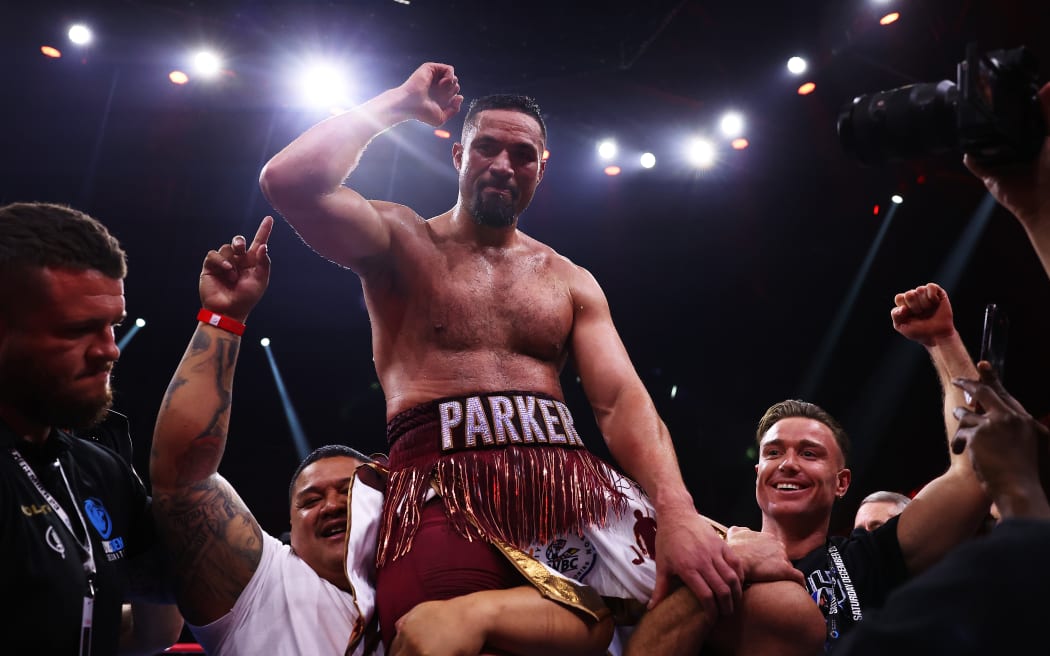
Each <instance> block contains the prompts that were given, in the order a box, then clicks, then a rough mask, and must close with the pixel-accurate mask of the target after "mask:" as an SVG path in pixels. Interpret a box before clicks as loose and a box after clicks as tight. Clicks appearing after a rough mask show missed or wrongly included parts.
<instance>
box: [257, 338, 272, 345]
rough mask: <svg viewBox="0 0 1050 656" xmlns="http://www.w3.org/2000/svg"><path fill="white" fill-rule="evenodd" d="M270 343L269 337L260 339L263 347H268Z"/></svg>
mask: <svg viewBox="0 0 1050 656" xmlns="http://www.w3.org/2000/svg"><path fill="white" fill-rule="evenodd" d="M269 345H270V338H269V337H263V338H262V339H260V340H259V346H262V347H263V348H266V347H268V346H269Z"/></svg>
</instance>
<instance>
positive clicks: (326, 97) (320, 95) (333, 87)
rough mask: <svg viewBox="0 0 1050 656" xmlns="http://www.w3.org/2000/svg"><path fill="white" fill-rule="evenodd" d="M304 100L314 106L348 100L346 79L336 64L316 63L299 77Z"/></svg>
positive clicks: (336, 104)
mask: <svg viewBox="0 0 1050 656" xmlns="http://www.w3.org/2000/svg"><path fill="white" fill-rule="evenodd" d="M299 90H300V92H301V94H302V98H303V100H304V101H305V102H306V103H307V104H309V105H310V106H312V107H326V108H327V107H333V106H338V105H343V104H345V103H346V102H347V97H346V79H345V76H344V75H343V73H342V72H341V71H340V70H339V69H337V68H336V67H335V66H333V65H331V64H327V63H319V62H318V63H314V64H311V65H310V66H308V67H307V68H306V70H305V71H304V72H303V74H302V77H301V78H300V79H299Z"/></svg>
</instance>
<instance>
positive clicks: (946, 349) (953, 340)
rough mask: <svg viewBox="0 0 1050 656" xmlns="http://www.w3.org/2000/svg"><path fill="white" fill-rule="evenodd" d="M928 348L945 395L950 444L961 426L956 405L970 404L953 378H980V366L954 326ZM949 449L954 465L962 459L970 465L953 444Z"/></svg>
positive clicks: (945, 414) (961, 461)
mask: <svg viewBox="0 0 1050 656" xmlns="http://www.w3.org/2000/svg"><path fill="white" fill-rule="evenodd" d="M926 351H927V353H929V355H930V360H931V361H932V362H933V367H934V369H935V370H936V371H937V378H938V380H939V381H940V384H941V393H942V395H943V399H944V406H943V414H944V429H945V433H946V436H947V439H948V444H949V447H950V446H951V440H952V438H953V437H954V436H955V431H956V430H958V428H959V420H958V419H956V418H955V414H954V413H955V408H957V407H959V406H965V405H969V403H968V402H967V400H966V395H965V393H964V392H963V391H962V390H961V389H959V388H958V387H956V386H955V385H953V384H952V379H954V378H977V377H978V374H977V367H976V365H974V362H973V360H972V359H971V358H970V354H969V352H967V350H966V345H965V344H963V342H962V338H961V337H960V336H959V333H958V332H956V331H955V330H953V331H952V332H951V334H950V335H946V336H943V337H939V338H937V340H936V341H934V342H933V343H932V344H930V345H928V346H927V347H926ZM948 453H949V457H950V458H951V459H952V462H953V465H954V464H955V463H956V462H960V463H965V465H966V467H969V463H968V462H966V458H965V457H964V456H962V455H955V454H953V453H952V450H951V448H949V449H948Z"/></svg>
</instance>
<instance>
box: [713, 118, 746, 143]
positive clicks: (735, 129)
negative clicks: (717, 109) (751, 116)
mask: <svg viewBox="0 0 1050 656" xmlns="http://www.w3.org/2000/svg"><path fill="white" fill-rule="evenodd" d="M718 125H719V127H720V128H721V129H722V134H724V135H725V136H727V137H730V138H733V137H739V136H740V133H741V132H743V131H744V117H743V116H741V115H740V114H738V113H737V112H726V113H725V114H723V115H722V120H721V121H720V122H719V124H718Z"/></svg>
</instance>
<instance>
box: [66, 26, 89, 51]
mask: <svg viewBox="0 0 1050 656" xmlns="http://www.w3.org/2000/svg"><path fill="white" fill-rule="evenodd" d="M68 34H69V40H70V41H72V42H73V43H75V44H77V45H78V46H86V45H87V44H89V43H91V39H92V38H93V37H92V34H91V28H89V27H88V26H87V25H83V24H81V23H77V24H76V25H73V26H71V27H70V28H69V32H68Z"/></svg>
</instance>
